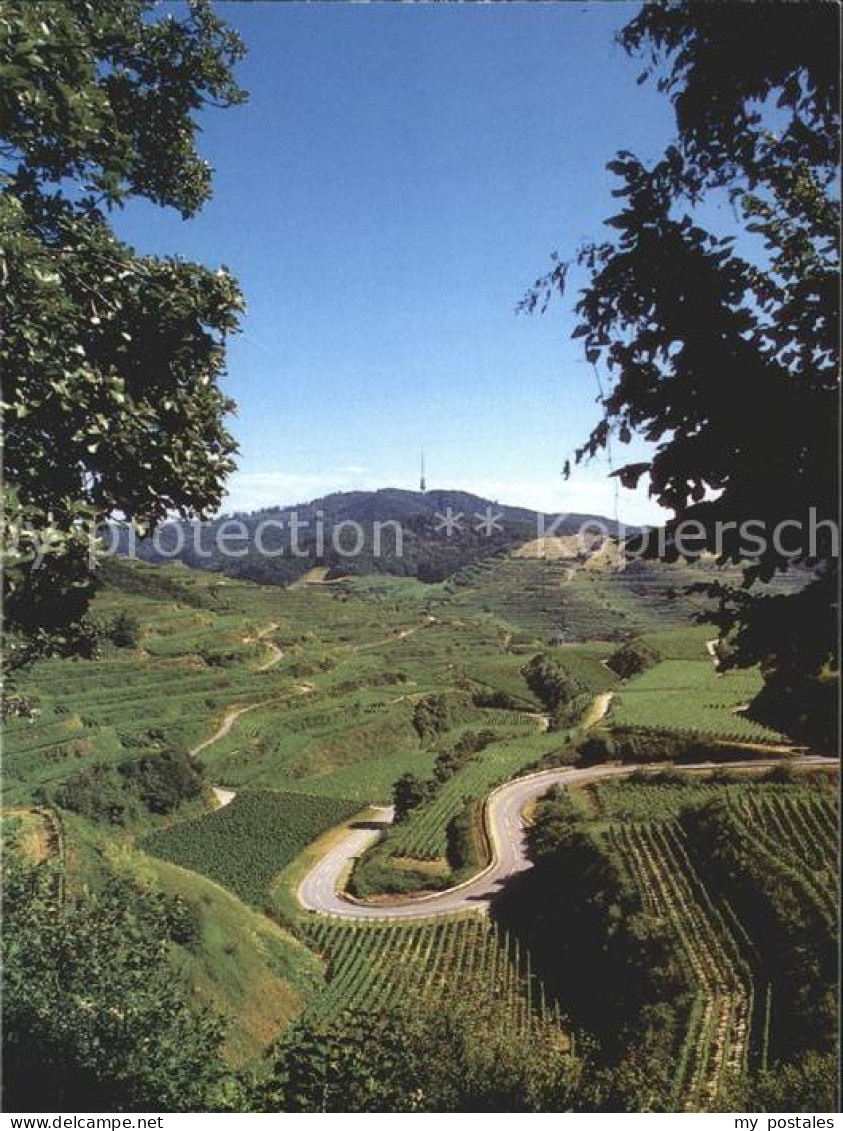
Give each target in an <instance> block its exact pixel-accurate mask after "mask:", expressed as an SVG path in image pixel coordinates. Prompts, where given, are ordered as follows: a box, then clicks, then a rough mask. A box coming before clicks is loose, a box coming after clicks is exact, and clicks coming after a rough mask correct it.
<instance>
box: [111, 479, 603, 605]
mask: <svg viewBox="0 0 843 1131" xmlns="http://www.w3.org/2000/svg"><path fill="white" fill-rule="evenodd" d="M449 517H450V518H451V519H452V520H453V524H452V525H451V526H450V527H449V526H447V525H446V523H445V520H446V519H447V518H449ZM542 519H544V530H545V531H546V532H547V533H553V534H557V535H566V534H567V535H570V534H574V533H576V532H577V531H578V530H580V529H581V528H582V527H583V525H584V524H587V523H589V522H590V523H592V524H595V525H596V524H600V527H599V528H600V529H603V530H605V531H607V532H608V533H616V532H617V530H618V527H617V524H616V523H615V522H613V521H612V520H611V519H607V518H602V517H600V516H599V515H589V514H568V515H565V516H564V517H560V516H558V515H544V516H542V515H541V514H540V513H539V512H537V511H533V510H529V509H528V508H526V507H511V506H505V505H503V504H501V503H498V502H496V501H494V500H491V499H484V498H481V497H480V496H478V495H472V494H469V493H468V492H465V491H427V492H421V491H404V490H401V489H399V488H392V487H390V488H384V489H382V490H380V491H348V492H339V493H336V494H332V495H325V496H324V497H322V498H319V499H313V500H311V501H310V502H307V503H300V504H297V505H295V506H283V507H282V506H279V507H269V508H266V509H264V510H259V511H253V512H251V513H248V514H247V513H235V514H229V515H222V516H220V517H219V518H217V519H214V520H212V521H211V522H209V523H207V524H205V525H204V526H203V528H202V530H201V534H200V535H197V534H196V533H194V532H193V531H192V530H191V529H190V528H189V527H188V526H187V525H186V524H172V525H170V526H169V527H168V528H163V529H162V530H161V531H159V533H158V535H157V537H156V540H155V542H154V543H153V541H152V540H146V541H143V542H139V543H138V548H137V552H138V556H139V557H141V558H143V559H144V560H146V561H164V560H167V561H173V560H179V561H183V562H185V563H186V564H187V565H191V566H195V567H198V568H201V569H210V570H220V571H222V572H224V573H226V574H228V575H229V576H232V577H242V578H246V579H249V580H251V581H259V582H263V583H274V584H287V583H289V582H292V581H295V580H296V579H297V578H299V577H301V576H302V575H303V574H305V573H306V572H307V571H308V570H310V569H313V568H314V567H316V566H324V567H327V568H328V569H330V570H333V571H335V572H337V571H341V572H343V573H358V574H360V573H392V574H398V575H400V576H411V577H418V578H420V579H421V580H423V581H440V580H442V579H443V578H445V577H448V576H449V575H450V574H452V573H454V572H456V570H458V569H460V568H461V567H463V566H465V565H467V564H469V563H471V562H473V561H477V560H478V559H480V558H485V557H489V556H490V555H492V554H495V553H497V552H498V551H500V550H506V549H511V548H513V547H514V546H518V545H520V544H522V543H524V542H527V541H530V540H532V539H535V538H537V537H538V536H539V534H540V533H541V531H542V527H541V520H542ZM232 520H236V521H237V522H239V523H242V524H243V526H244V527H245V530H246V536H245V537H244V538H243V539H242V540H241V539H238V538H237V537H236V536H233V535H232V534H231V531H232V530H233V529H234V527H233V526H229V527H228V528H227V529H228V530H229V534H228V535H227V536H226V537H225V538H224V539H223V541H224V543H225V545H227V546H228V547H229V549H232V548H233V549H234V550H235V551H236V553H235V554H231V553H222V552H221V551H220V537H219V535H220V532H221V530H222V527H223V524H224V523H231V522H232ZM291 521H295V522H296V523H297V525H298V530H297V534H296V545H297V547H298V556H296V555H295V554H293V552H292V547H291V534H290V529H291ZM341 523H357V524H358V525H359V527H360V528H361V531H362V547H361V549H360V552H359V553H357V554H354V555H349V554H348V553H344V552H341V550H340V549H338V548H337V546H338V545H339V546H340V547H341V548H342V549H343V550H346V551H347V550H348V549H350V548H353V547H354V545H355V532H354V530H353V528H351V527H347V528H344V529H343V530H342V531H337V540H336V542H335V538H334V530H335V528H336V527H338V526H339V525H340V524H341ZM386 523H398V524H400V527H401V530H402V545H401V552H400V553H399V552H398V546H397V542H396V536H395V531H394V528H389V527H385V525H384V524H386ZM376 524H380V525H381V528H382V530H381V537H380V546H379V551H378V552H376V550H377V546H376V539H375V531H376ZM179 526H180V527H181V529H179ZM259 529H260V530H261V534H260V537H259V538H258V539H257V540H256V537H255V536H256V533H257V532H258V530H259ZM180 545H181V549H179V546H180ZM127 546H128V543H127V540H126V539H125V538H123V539H122V541H121V548H122V549H123V550H125V549H126V548H127ZM282 549H283V552H280V551H282ZM244 551H245V552H244Z"/></svg>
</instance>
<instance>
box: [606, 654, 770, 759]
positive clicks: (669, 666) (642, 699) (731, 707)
mask: <svg viewBox="0 0 843 1131" xmlns="http://www.w3.org/2000/svg"><path fill="white" fill-rule="evenodd" d="M760 689H761V676H760V674H758V673H757V672H753V671H741V672H724V673H719V672H718V671H717V670H716V669H715V667H714V665H713V664H712V662H711V660H710V659H699V660H663V661H662V662H661V663H659V664H657V665H656V666H655V667H653V668H650V669H649V670H648V671H646V672H644V673H643V674H642V675H639V676H636V677H635V678H634V679H631V680H630V681H629V683H627V684H625V685H624V687H623V688H622V689H621V690H620V691H619V692H618V693H617V694H616V695H615V698H614V700H613V703H612V712H611V716H610V721H611V722H612V723H613V724H616V725H618V726H624V727H634V728H637V729H640V730H652V729H656V730H662V731H664V730H669V731H677V732H679V733H682V734H689V735H693V736H703V737H704V736H709V737H711V738H720V739H730V740H734V741H741V742H768V743H769V742H773V743H775V742H781V741H782V736H781V735H780V734H778V732H777V731H774V730H771V729H770V728H769V727H765V726H762V725H761V724H760V723H756V722H753V721H752V720H751V719H746V718H744V717H743V716H742V715H741V714H740V711H741V709H742V708H743V707H745V706H746V705H747V704H748V703H749V702H751V700H752V699H753V698H754V697H755V696H756V695H757V694H758V692H759V691H760Z"/></svg>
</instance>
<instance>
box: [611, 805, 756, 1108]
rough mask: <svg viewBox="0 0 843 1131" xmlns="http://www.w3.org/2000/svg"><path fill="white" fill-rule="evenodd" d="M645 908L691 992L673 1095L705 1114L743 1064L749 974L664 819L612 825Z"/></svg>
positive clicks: (749, 1015) (671, 826)
mask: <svg viewBox="0 0 843 1131" xmlns="http://www.w3.org/2000/svg"><path fill="white" fill-rule="evenodd" d="M612 837H613V840H614V843H615V846H616V848H617V849H618V850H619V851H620V852H621V853H622V854H623V856H624V858H625V859H626V861H627V862H628V864H629V865H630V868H631V871H632V873H633V874H634V876H635V878H636V881H637V883H638V885H639V888H640V890H641V895H642V899H643V901H644V905H645V908H646V909H647V911H648V912H649V913H650V914H651V915H654V916H656V917H657V918H659V919H662V920H664V921H665V923H667V924H668V925H669V927H670V929H671V930H672V931H673V932H674V933H675V935H676V937H677V941H678V942H679V944H680V947H681V951H680V956H681V961H682V964H683V966H684V968H685V971H686V975H687V978H688V982H689V984H690V985H691V986H693V987H695V988H696V993H695V997H694V1000H693V1004H692V1008H691V1010H690V1013H689V1017H688V1025H687V1031H686V1037H685V1041H684V1043H683V1046H682V1049H681V1051H680V1055H679V1058H678V1064H677V1073H676V1077H675V1095H676V1099H677V1103H679V1102H681V1104H682V1106H683V1107H684V1109H685V1110H686V1111H705V1110H708V1109H709V1108H710V1107H711V1104H712V1102H713V1101H714V1099H715V1098H716V1096H717V1093H718V1091H719V1090H720V1088H721V1087H722V1085H723V1084H724V1083H726V1082H727V1081H728V1079H730V1078H734V1077H735V1076H737V1075H739V1074H740V1073H741V1072H742V1071H743V1069H744V1068H745V1066H746V1063H747V1056H748V1051H749V1036H750V1023H751V1018H752V1011H753V984H752V976H751V972H750V969H749V966H748V965H747V963H746V961H745V960H744V959H743V957H742V955H741V952H740V949H739V947H738V944H737V942H736V941H735V938H734V936H733V934H732V931H731V930H730V928H729V926H728V925H727V922H726V920H725V918H724V916H723V915H722V914H721V911H720V909H719V908H718V906H717V905H716V904H715V902H714V900H713V899H712V898H711V895H710V893H709V892H708V889H707V888H706V886H705V884H704V883H703V881H702V879H701V877H700V876H699V874H698V873H697V871H696V869H695V868H694V866H693V864H692V863H691V861H690V859H689V857H688V854H687V852H686V851H685V846H684V844H683V842H682V835H681V830H680V828H679V826H677V825H676V824H674V823H673V822H669V821H661V822H653V823H648V824H643V823H630V824H623V825H615V826H613V827H612Z"/></svg>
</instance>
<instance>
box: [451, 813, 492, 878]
mask: <svg viewBox="0 0 843 1131" xmlns="http://www.w3.org/2000/svg"><path fill="white" fill-rule="evenodd" d="M479 819H480V813H479V806H478V803H477V802H476V801H472V800H468V801H466V803H465V805H464V806H463V808H462V809H461V810H460V812H459V813H457V814H456V816H454V817H452V818H451V820H450V821H449V822H448V829H447V836H448V849H447V856H448V864H449V865H450V867H451V869H452V871H454V872H459V871H461V870H462V869H466V870H468V869H470V868H472V869H473V868H476V867H478V865H479V864H480V862H481V860H482V857H483V849H482V844H481V839H480V829H479Z"/></svg>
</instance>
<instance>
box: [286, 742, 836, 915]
mask: <svg viewBox="0 0 843 1131" xmlns="http://www.w3.org/2000/svg"><path fill="white" fill-rule="evenodd" d="M791 763H792V764H795V765H799V766H812V765H816V766H827V765H830V764H836V763H835V762H834V760H833V759H829V758H823V757H821V756H819V755H808V756H802V757H799V758H793V759H791ZM780 764H781V758H757V759H753V760H752V761H748V762H730V763H729V765H728V769H730V770H734V769H741V770H764V769H769V768H770V767H772V766H777V765H780ZM718 765H720V768H722V764H718V763H714V762H698V763H694V764H693V765H683V766H681V767H679V768H680V769H682V770H683V771H694V770H713V769H716V768H718ZM650 768H651V769H652V768H653V767H652V766H651V767H650ZM638 769H641V767H640V766H638V765H618V764H605V765H598V766H589V767H587V768H583V769H567V770H544V771H542V772H540V773H537V774H530V775H529V776H527V777H522V778H515V779H514V780H513V781H510V782H507V783H506V785H502V786H500V787H499V788H498V789H496V790H494V792H493V793H491V794H490V795H489V797H488V799H487V802H486V810H485V820H486V829H487V831H488V835H489V839H490V842H491V845H492V861H491V863H490V864H489V866H488V867H487V868H484V869H483V871H482V872H479V873H478V874H477V875H476V876H474V877H473V878H472V879H470V880H468V881H466V882H465V883H463V884H460V885H459V886H458V887H454V888H449V889H448V890H447V891H441V892H435V893H433V894H431V895H426V896H420V897H417V898H413V899H403V900H390V901H389V902H383V903H362V902H360V901H359V900H355V899H354V898H353V897H351V896H349V895H346V894H345V893H344V892H343V891H342V886H343V884H344V882H345V879H346V877H347V875H348V873H349V871H350V869H351V867H352V865H353V863H354V861H355V860H356V858H357V857H358V856H360V855H361V854H362V853H363V852H364V851H365V850H366V849H367V848H368V847H369V846H370V845H371V844H373V843H374V842H375V841H376V840H377V839H378V837H379V836H380V835H381V833H382V832H383V830H384V829H385V828H387V827H388V825H389V824H390V823H391V822H392V819H393V812H392V810H391V809H379V810H375V811H374V815H373V819H372V820H369V821H360V822H359V823H357V824H354V825H352V826H351V827H350V828H349V831H348V833H347V834H346V835H345V836H344V837H342V838H341V839H340V840H339V841H337V843H336V844H335V845H334V846H333V847H332V848H330V849H329V850H328V851H327V852H326V853H325V855H324V856H323V857H322V858H321V859H320V860H318V861H317V863H316V864H315V865H314V866H313V868H311V870H310V871H309V872H308V873H307V875H306V876H305V877H304V879H303V880H302V882H301V884H300V885H299V889H298V899H299V903H300V904H301V905H302V907H304V908H305V909H306V910H307V911H312V912H319V913H321V914H323V915H334V916H341V917H342V918H345V919H426V918H429V917H430V916H433V915H448V914H453V913H455V912H459V911H469V910H472V909H473V910H475V911H486V910H488V908H489V905H490V904H491V903H492V901H493V900H494V898H495V897H496V896H497V895H498V894H499V893H500V891H501V889H502V888H503V886H504V885H505V884H506V883H507V881H508V880H510V879H511V878H512V877H513V876H516V875H518V873H519V872H525V871H527V869H528V868H530V867H532V865H531V862H530V860H529V859H528V856H527V845H526V835H525V826H524V820H523V816H522V814H523V812H524V809H525V808H526V807H527V805H529V803H530V802H531V801H534V800H536V799H537V798H539V797H541V796H542V794H544V793H546V792H547V790H548V789H550V788H551V787H552V786H555V785H583V784H584V783H586V782H592V781H600V780H603V779H605V778H618V777H628V776H629V775H630V774H632V773H634V772H635V771H636V770H638Z"/></svg>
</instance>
